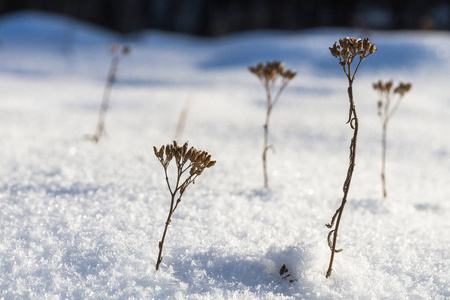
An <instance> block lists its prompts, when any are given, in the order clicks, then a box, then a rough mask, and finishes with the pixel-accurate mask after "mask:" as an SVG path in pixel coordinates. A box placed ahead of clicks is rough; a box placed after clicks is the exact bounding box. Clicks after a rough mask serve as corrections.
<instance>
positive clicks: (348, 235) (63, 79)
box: [0, 13, 450, 299]
mask: <svg viewBox="0 0 450 300" xmlns="http://www.w3.org/2000/svg"><path fill="white" fill-rule="evenodd" d="M345 36H356V37H364V36H370V40H371V41H372V42H373V43H376V44H377V48H379V51H377V52H376V53H375V54H374V55H372V56H371V57H369V58H367V59H366V60H365V61H364V62H363V64H362V65H361V67H360V69H359V71H358V74H357V78H356V80H355V83H354V95H355V102H356V109H357V111H358V117H359V120H360V129H359V139H358V149H357V159H356V163H357V165H356V168H355V173H354V176H353V181H352V186H351V188H350V193H349V199H348V203H347V205H346V207H345V211H344V214H343V218H342V222H341V227H340V232H339V239H338V247H339V248H344V251H343V252H342V253H338V254H336V256H335V263H334V268H333V274H332V276H331V277H330V278H328V279H327V278H325V273H326V271H327V268H328V262H329V256H330V250H329V248H328V245H327V234H328V231H329V230H328V229H327V228H326V227H325V224H326V223H329V222H330V218H331V216H332V215H333V213H334V211H335V210H336V209H337V208H338V206H339V205H340V202H341V198H342V195H343V193H342V184H343V182H344V179H345V176H346V172H347V167H348V147H349V144H350V138H351V135H352V131H351V129H350V128H349V126H348V125H346V124H345V122H346V121H347V116H348V98H347V91H346V89H347V81H346V77H345V74H344V73H343V72H342V68H341V67H340V66H339V65H338V63H337V60H336V59H335V58H333V57H332V56H331V55H330V52H329V50H328V47H330V46H332V44H333V43H334V41H336V40H338V39H339V38H340V37H345ZM113 42H122V43H126V44H130V45H131V46H132V53H131V54H130V55H129V56H127V57H125V58H123V59H122V60H121V61H120V65H119V70H118V75H117V82H116V84H115V85H114V87H113V90H112V93H111V107H110V111H109V113H108V115H107V119H106V131H107V135H106V137H105V139H104V140H102V141H101V142H100V143H99V144H98V145H96V144H94V143H91V142H89V141H87V140H85V139H84V136H85V135H87V134H93V133H94V129H95V125H96V121H97V114H98V108H99V105H100V100H101V97H102V93H103V89H104V84H105V79H106V73H107V71H108V68H109V64H110V61H111V55H110V53H109V52H108V46H109V45H110V44H111V43H113ZM0 57H1V59H0V298H2V299H3V298H4V299H449V298H450V250H449V247H450V236H449V234H448V232H449V229H450V183H449V178H450V138H449V136H450V135H449V130H450V88H449V82H450V34H449V33H448V32H422V31H404V32H377V31H375V32H361V31H357V30H352V31H349V30H346V29H315V30H306V31H299V32H289V33H288V32H273V31H268V32H252V33H241V34H235V35H230V36H226V37H222V38H215V39H206V38H193V37H187V36H182V35H176V34H169V33H161V32H156V31H147V32H141V33H139V34H134V35H129V36H126V37H124V36H119V35H116V34H113V33H111V32H107V31H103V30H100V29H98V28H93V27H89V26H88V25H85V24H82V23H76V22H75V21H71V20H68V19H63V18H60V17H56V16H52V15H44V14H37V13H27V14H17V15H10V16H3V17H2V19H0ZM274 59H277V60H281V61H283V62H284V63H285V65H286V67H287V68H292V69H295V70H296V71H297V72H298V75H297V77H296V78H294V80H293V81H292V82H291V84H290V85H289V86H288V87H287V88H286V90H285V92H284V93H283V95H282V96H281V100H280V102H279V103H278V104H277V106H276V107H275V108H274V111H273V114H272V119H271V122H272V123H271V127H270V129H271V132H270V138H269V142H270V143H271V144H273V145H274V147H275V150H276V152H275V153H269V156H268V168H269V184H270V190H267V189H264V188H263V173H262V162H261V153H262V145H263V129H262V124H263V123H264V114H265V107H264V105H265V102H264V92H263V88H262V86H261V84H260V82H259V81H258V80H257V78H256V77H255V76H254V75H253V74H250V72H249V71H248V69H247V67H248V66H250V65H254V64H256V63H258V62H260V61H262V62H265V61H268V60H274ZM379 79H382V80H389V79H392V80H394V82H395V84H397V83H398V82H399V81H405V82H411V83H412V84H413V88H412V90H411V92H410V93H409V94H407V95H406V96H405V98H404V100H403V102H402V104H401V106H400V108H399V110H398V111H397V113H396V115H395V116H394V118H393V119H392V121H391V123H390V126H389V128H388V149H387V150H388V152H387V161H388V165H387V187H388V193H389V197H388V198H387V199H385V200H383V199H382V193H381V180H380V168H381V164H380V158H381V145H380V139H381V124H380V120H379V118H378V116H377V108H376V103H377V100H378V97H377V94H376V93H375V91H374V90H373V89H372V83H373V82H375V81H378V80H379ZM186 103H190V105H189V111H188V115H187V121H186V127H185V130H184V133H183V136H182V138H180V142H184V141H189V144H190V145H192V146H195V147H196V148H199V149H204V150H207V151H208V152H210V153H211V154H212V156H213V159H215V160H217V164H216V165H215V166H214V167H212V168H210V169H207V170H205V172H204V173H203V174H202V176H201V177H199V178H198V180H197V182H196V184H195V185H192V186H189V188H188V189H187V191H186V194H185V196H184V197H183V201H182V202H181V203H180V206H179V207H178V209H177V211H176V212H175V214H174V216H173V218H172V223H171V225H170V227H169V230H168V234H167V238H166V242H165V246H164V252H163V257H164V260H163V262H162V264H161V266H160V269H159V271H157V272H156V271H155V263H156V258H157V254H158V241H159V240H160V238H161V235H162V231H163V229H164V222H165V220H166V217H167V213H168V209H169V204H170V203H169V202H170V201H169V192H168V190H167V187H166V185H165V181H164V174H163V169H162V167H161V165H160V164H159V162H158V160H157V159H156V157H155V156H154V154H153V150H152V147H153V146H157V147H160V146H162V145H163V144H167V143H170V142H171V141H172V140H173V139H174V135H175V129H176V126H177V122H178V118H179V115H180V112H181V110H182V109H183V107H185V105H186ZM283 264H286V266H287V267H288V269H289V271H290V272H292V277H291V278H293V279H296V280H297V281H295V282H294V283H289V282H288V281H286V280H282V279H281V278H280V275H279V274H278V271H279V269H280V268H281V266H282V265H283Z"/></svg>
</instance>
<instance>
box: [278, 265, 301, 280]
mask: <svg viewBox="0 0 450 300" xmlns="http://www.w3.org/2000/svg"><path fill="white" fill-rule="evenodd" d="M278 274H280V277H281V279H283V280H289V283H294V282H296V281H298V279H293V278H292V273H290V272H289V270H288V268H287V267H286V265H285V264H283V265H282V266H281V268H280V271H279V272H278Z"/></svg>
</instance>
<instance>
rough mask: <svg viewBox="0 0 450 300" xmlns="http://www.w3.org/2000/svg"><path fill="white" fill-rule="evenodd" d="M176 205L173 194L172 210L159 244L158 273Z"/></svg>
mask: <svg viewBox="0 0 450 300" xmlns="http://www.w3.org/2000/svg"><path fill="white" fill-rule="evenodd" d="M174 203H175V193H173V194H172V199H171V202H170V210H169V215H168V216H167V221H166V226H165V227H164V232H163V235H162V238H161V241H160V242H159V244H158V247H159V253H158V259H157V260H156V270H157V271H158V269H159V265H160V264H161V262H162V256H161V255H162V250H163V246H164V240H165V239H166V233H167V228H169V224H170V221H171V218H172V214H173V212H174V210H173V206H174Z"/></svg>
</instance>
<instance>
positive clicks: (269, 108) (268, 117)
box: [262, 104, 272, 188]
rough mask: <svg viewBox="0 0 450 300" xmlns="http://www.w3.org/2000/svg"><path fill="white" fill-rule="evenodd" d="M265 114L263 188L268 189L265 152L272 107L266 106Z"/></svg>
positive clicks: (267, 147)
mask: <svg viewBox="0 0 450 300" xmlns="http://www.w3.org/2000/svg"><path fill="white" fill-rule="evenodd" d="M268 105H269V106H268V108H267V112H266V122H265V123H264V148H263V155H262V160H263V170H264V187H265V188H268V187H269V179H268V176H267V150H269V148H270V147H269V145H268V143H269V120H270V113H271V111H272V106H271V105H270V104H268Z"/></svg>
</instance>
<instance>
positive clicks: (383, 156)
mask: <svg viewBox="0 0 450 300" xmlns="http://www.w3.org/2000/svg"><path fill="white" fill-rule="evenodd" d="M387 124H388V119H385V120H384V122H383V130H382V134H381V184H382V186H383V198H386V197H387V190H386V135H387Z"/></svg>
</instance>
